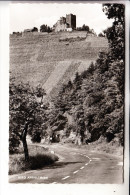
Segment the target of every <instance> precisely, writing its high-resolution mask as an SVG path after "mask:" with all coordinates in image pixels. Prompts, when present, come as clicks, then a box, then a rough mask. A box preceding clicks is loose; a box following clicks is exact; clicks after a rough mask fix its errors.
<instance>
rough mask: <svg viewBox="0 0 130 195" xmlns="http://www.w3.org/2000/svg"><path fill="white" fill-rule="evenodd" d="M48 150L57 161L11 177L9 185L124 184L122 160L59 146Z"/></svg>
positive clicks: (81, 149) (76, 148)
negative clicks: (55, 155)
mask: <svg viewBox="0 0 130 195" xmlns="http://www.w3.org/2000/svg"><path fill="white" fill-rule="evenodd" d="M41 146H42V145H41ZM49 149H50V150H53V151H55V153H56V154H57V155H58V156H59V161H57V162H55V163H54V164H53V165H49V166H47V167H44V168H43V169H41V170H34V171H27V172H24V173H22V174H18V175H11V176H9V182H10V183H44V184H74V183H75V184H89V183H90V184H94V183H99V184H121V183H122V182H123V162H122V158H121V157H118V156H114V155H110V154H103V153H97V152H96V153H95V152H92V151H88V150H86V149H85V148H80V147H71V146H68V145H61V144H52V145H50V146H49Z"/></svg>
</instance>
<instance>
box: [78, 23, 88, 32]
mask: <svg viewBox="0 0 130 195" xmlns="http://www.w3.org/2000/svg"><path fill="white" fill-rule="evenodd" d="M77 30H78V31H87V32H89V26H87V25H85V24H83V26H82V27H77Z"/></svg>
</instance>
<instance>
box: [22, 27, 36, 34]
mask: <svg viewBox="0 0 130 195" xmlns="http://www.w3.org/2000/svg"><path fill="white" fill-rule="evenodd" d="M29 32H38V28H36V27H33V28H31V29H25V30H24V33H29Z"/></svg>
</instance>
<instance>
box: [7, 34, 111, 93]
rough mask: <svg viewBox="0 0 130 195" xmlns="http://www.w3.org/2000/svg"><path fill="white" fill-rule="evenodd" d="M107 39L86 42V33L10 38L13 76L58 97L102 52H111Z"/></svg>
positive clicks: (96, 38)
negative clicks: (58, 92) (57, 94)
mask: <svg viewBox="0 0 130 195" xmlns="http://www.w3.org/2000/svg"><path fill="white" fill-rule="evenodd" d="M107 48H108V43H107V40H106V39H105V38H101V37H91V36H88V37H87V38H86V33H85V32H72V33H69V32H64V33H63V32H62V33H57V34H56V33H50V34H44V33H43V34H42V33H37V34H33V33H30V34H28V35H27V36H26V35H24V36H23V37H22V36H21V37H20V36H13V35H12V36H11V38H10V72H11V76H13V77H15V78H16V82H21V81H22V82H29V83H30V85H32V86H36V85H38V84H39V83H40V84H41V85H42V86H43V87H44V88H45V90H46V92H47V94H51V95H55V94H56V93H57V91H58V89H59V87H60V86H61V84H63V83H67V82H68V80H70V79H72V78H74V75H75V73H76V72H77V71H79V72H81V71H83V70H86V69H87V68H88V66H89V65H90V63H91V62H92V61H95V60H96V58H97V56H98V53H99V51H100V50H107Z"/></svg>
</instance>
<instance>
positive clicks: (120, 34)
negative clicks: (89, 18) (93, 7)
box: [103, 4, 125, 60]
mask: <svg viewBox="0 0 130 195" xmlns="http://www.w3.org/2000/svg"><path fill="white" fill-rule="evenodd" d="M103 11H104V13H105V14H106V15H107V17H108V18H109V19H114V22H113V25H112V27H110V28H108V29H107V30H106V31H105V33H106V36H107V38H108V41H109V44H110V48H111V55H112V57H113V58H115V59H119V60H120V59H122V60H125V6H124V5H123V4H103Z"/></svg>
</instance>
